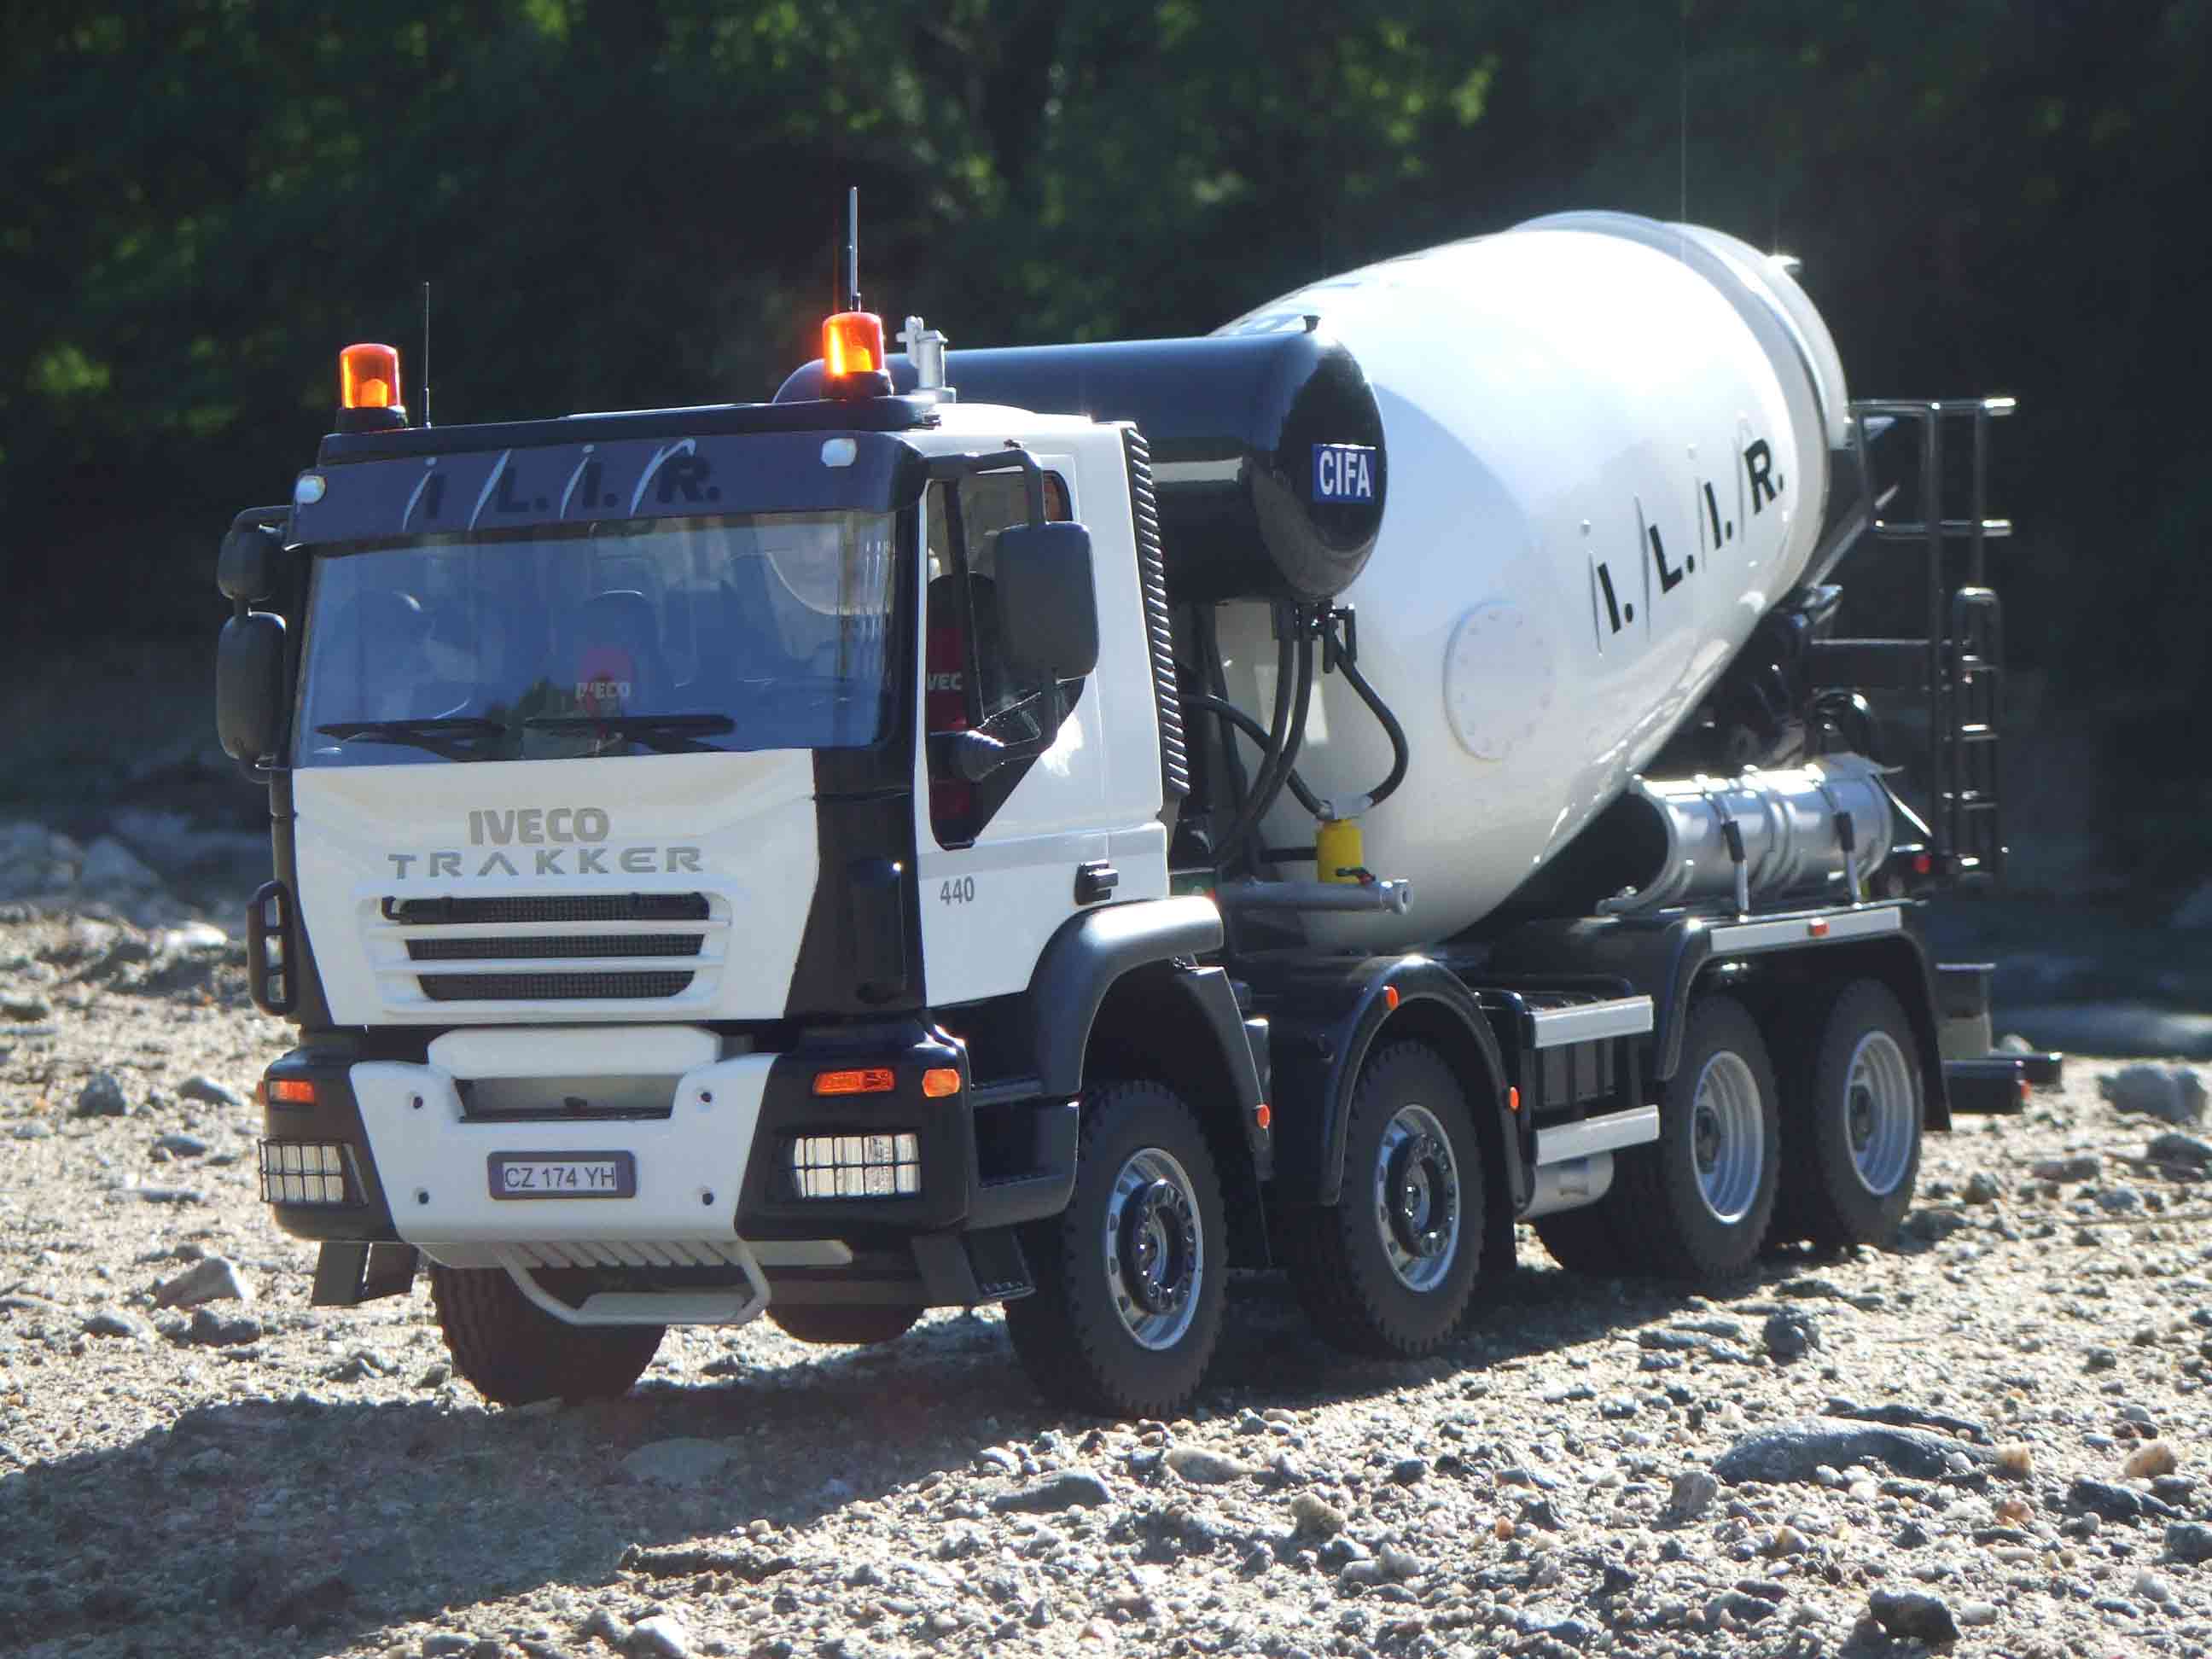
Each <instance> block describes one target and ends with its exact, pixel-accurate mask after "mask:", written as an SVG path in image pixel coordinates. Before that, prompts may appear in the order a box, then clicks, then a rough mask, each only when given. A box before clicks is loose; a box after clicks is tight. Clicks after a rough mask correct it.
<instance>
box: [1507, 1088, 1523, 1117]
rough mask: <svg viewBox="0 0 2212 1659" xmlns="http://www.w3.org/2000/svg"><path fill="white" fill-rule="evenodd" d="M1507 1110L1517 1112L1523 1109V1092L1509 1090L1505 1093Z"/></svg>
mask: <svg viewBox="0 0 2212 1659" xmlns="http://www.w3.org/2000/svg"><path fill="white" fill-rule="evenodd" d="M1505 1109H1506V1110H1507V1111H1509V1112H1517V1111H1519V1110H1520V1109H1521V1091H1519V1090H1518V1089H1508V1090H1507V1091H1505Z"/></svg>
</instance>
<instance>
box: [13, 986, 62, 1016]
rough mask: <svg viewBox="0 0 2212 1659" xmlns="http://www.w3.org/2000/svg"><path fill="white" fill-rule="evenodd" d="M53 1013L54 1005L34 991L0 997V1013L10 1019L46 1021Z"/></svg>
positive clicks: (18, 992) (16, 992) (17, 992)
mask: <svg viewBox="0 0 2212 1659" xmlns="http://www.w3.org/2000/svg"><path fill="white" fill-rule="evenodd" d="M53 1012H54V1005H53V1004H52V1003H51V1002H49V1001H47V1000H46V999H45V998H44V997H42V996H40V994H38V993H37V992H35V991H15V992H10V993H9V994H8V995H7V996H4V997H0V1013H4V1014H6V1015H7V1016H8V1018H10V1019H20V1020H35V1019H46V1018H52V1014H53Z"/></svg>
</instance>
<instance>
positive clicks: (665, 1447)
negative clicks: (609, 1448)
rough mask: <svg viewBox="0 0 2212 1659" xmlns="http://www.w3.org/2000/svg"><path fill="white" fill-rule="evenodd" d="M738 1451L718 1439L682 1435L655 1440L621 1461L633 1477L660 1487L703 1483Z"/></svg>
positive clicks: (715, 1473) (625, 1472) (624, 1472)
mask: <svg viewBox="0 0 2212 1659" xmlns="http://www.w3.org/2000/svg"><path fill="white" fill-rule="evenodd" d="M736 1456H737V1454H736V1453H735V1452H733V1451H732V1450H731V1449H729V1448H728V1447H727V1446H726V1445H724V1444H723V1443H721V1442H720V1441H719V1440H700V1439H696V1438H690V1437H684V1438H678V1439H674V1440H655V1441H652V1442H649V1443H647V1444H645V1445H642V1446H640V1447H639V1448H638V1449H636V1450H635V1451H634V1452H632V1453H631V1454H630V1455H629V1456H627V1457H625V1458H623V1461H622V1465H621V1467H622V1472H623V1474H626V1475H628V1476H629V1478H630V1479H631V1480H647V1481H651V1482H653V1484H654V1485H656V1486H705V1485H706V1484H707V1483H708V1481H710V1480H714V1477H715V1476H717V1475H719V1474H721V1472H722V1471H723V1470H724V1469H725V1468H728V1467H729V1465H730V1464H731V1462H732V1461H733V1460H734V1459H735V1458H736Z"/></svg>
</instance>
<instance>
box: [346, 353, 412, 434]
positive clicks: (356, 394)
mask: <svg viewBox="0 0 2212 1659" xmlns="http://www.w3.org/2000/svg"><path fill="white" fill-rule="evenodd" d="M406 424H407V404H406V402H405V400H404V398H402V397H401V395H400V389H399V349H398V347H397V346H388V345H377V344H374V343H368V342H363V343H361V344H359V345H349V346H348V347H347V348H346V349H344V350H343V351H341V352H339V353H338V430H339V431H341V432H375V431H380V430H382V429H384V428H389V427H398V426H405V425H406Z"/></svg>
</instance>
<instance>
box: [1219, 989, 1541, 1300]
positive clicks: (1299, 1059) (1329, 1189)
mask: <svg viewBox="0 0 2212 1659" xmlns="http://www.w3.org/2000/svg"><path fill="white" fill-rule="evenodd" d="M1255 990H1258V991H1260V993H1261V1006H1265V1007H1267V1010H1268V1014H1269V1020H1270V1025H1271V1030H1272V1031H1273V1038H1274V1040H1273V1054H1274V1078H1273V1095H1274V1107H1275V1187H1274V1193H1275V1196H1276V1197H1277V1199H1278V1200H1280V1201H1283V1202H1287V1203H1297V1204H1314V1205H1320V1206H1330V1205H1334V1204H1335V1203H1337V1202H1338V1201H1339V1200H1340V1199H1341V1198H1342V1196H1343V1192H1344V1160H1345V1139H1346V1130H1347V1127H1348V1126H1349V1120H1350V1115H1351V1102H1352V1091H1353V1090H1354V1089H1355V1088H1356V1087H1357V1086H1358V1080H1359V1074H1360V1069H1361V1067H1362V1066H1364V1065H1365V1063H1366V1060H1367V1057H1368V1055H1369V1054H1371V1053H1373V1052H1375V1051H1376V1048H1377V1047H1378V1045H1387V1044H1389V1043H1391V1042H1399V1041H1401V1040H1415V1039H1417V1040H1419V1041H1421V1042H1426V1043H1428V1044H1429V1045H1430V1046H1431V1047H1432V1048H1435V1049H1436V1050H1437V1054H1439V1056H1440V1057H1441V1058H1442V1059H1443V1062H1444V1064H1445V1065H1446V1066H1449V1067H1450V1068H1451V1071H1452V1073H1453V1075H1454V1076H1455V1078H1457V1079H1459V1080H1460V1083H1461V1085H1462V1088H1463V1089H1464V1090H1465V1091H1466V1092H1467V1097H1468V1110H1469V1115H1471V1116H1472V1117H1473V1119H1474V1128H1475V1133H1476V1137H1477V1144H1478V1146H1480V1149H1481V1152H1482V1155H1483V1162H1484V1181H1485V1183H1486V1187H1485V1192H1484V1200H1485V1201H1484V1212H1485V1215H1486V1222H1485V1237H1484V1240H1483V1254H1484V1259H1485V1261H1486V1263H1487V1262H1491V1261H1499V1262H1504V1261H1509V1260H1510V1254H1511V1249H1512V1237H1513V1231H1512V1230H1513V1218H1514V1217H1515V1216H1516V1215H1517V1214H1518V1213H1519V1212H1520V1211H1521V1210H1522V1208H1524V1207H1525V1206H1526V1205H1527V1203H1528V1161H1529V1160H1528V1149H1527V1148H1526V1147H1525V1146H1523V1144H1522V1143H1523V1139H1524V1135H1523V1127H1522V1125H1521V1124H1520V1123H1519V1121H1517V1120H1516V1118H1515V1117H1514V1115H1513V1114H1512V1112H1511V1111H1510V1109H1509V1107H1508V1105H1507V1099H1508V1096H1507V1089H1508V1087H1509V1085H1508V1083H1507V1080H1506V1077H1507V1073H1506V1066H1505V1059H1504V1054H1502V1053H1501V1052H1500V1051H1499V1049H1498V1038H1497V1036H1496V1034H1495V1033H1493V1032H1492V1030H1491V1028H1490V1023H1489V1021H1488V1020H1486V1018H1484V1017H1483V1014H1482V1011H1481V1009H1480V1006H1477V1004H1476V1002H1475V1000H1474V994H1473V993H1472V992H1470V991H1469V990H1468V988H1467V987H1466V985H1465V984H1464V983H1463V982H1462V981H1461V980H1460V979H1459V977H1458V975H1455V974H1454V973H1453V972H1452V971H1451V970H1450V969H1448V968H1446V967H1444V966H1443V964H1442V963H1437V962H1435V961H1432V960H1431V959H1430V958H1428V957H1421V956H1410V957H1369V958H1367V959H1365V960H1364V961H1356V962H1351V963H1344V964H1342V965H1341V966H1340V967H1338V968H1337V969H1334V971H1333V972H1331V973H1329V974H1327V975H1304V974H1301V975H1290V976H1286V977H1285V979H1284V980H1282V981H1278V982H1277V983H1275V984H1273V985H1270V986H1266V987H1259V986H1255ZM1501 1241H1502V1243H1503V1245H1504V1255H1493V1249H1494V1247H1496V1246H1498V1244H1499V1243H1501Z"/></svg>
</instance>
